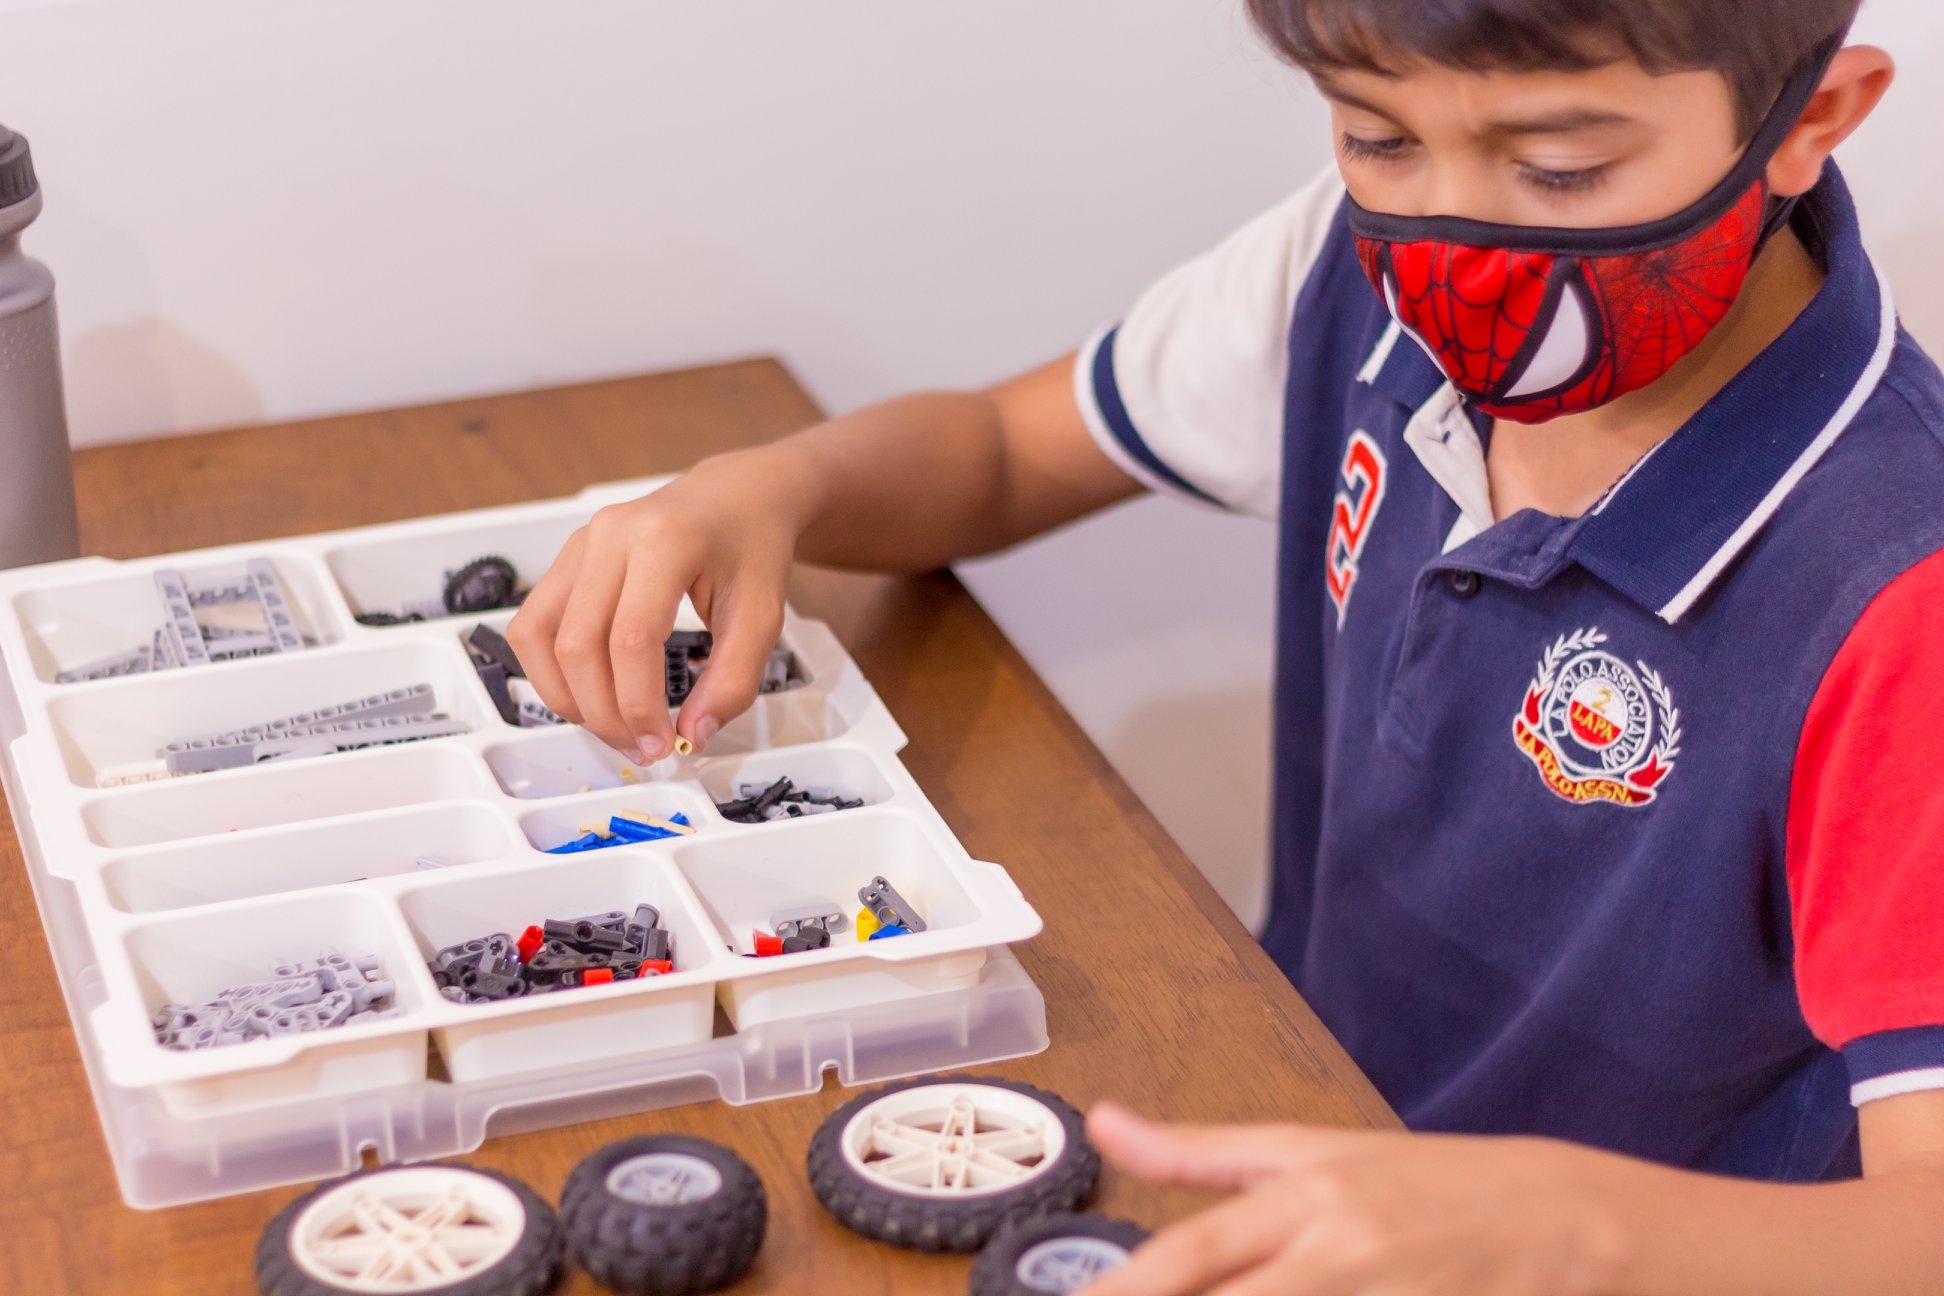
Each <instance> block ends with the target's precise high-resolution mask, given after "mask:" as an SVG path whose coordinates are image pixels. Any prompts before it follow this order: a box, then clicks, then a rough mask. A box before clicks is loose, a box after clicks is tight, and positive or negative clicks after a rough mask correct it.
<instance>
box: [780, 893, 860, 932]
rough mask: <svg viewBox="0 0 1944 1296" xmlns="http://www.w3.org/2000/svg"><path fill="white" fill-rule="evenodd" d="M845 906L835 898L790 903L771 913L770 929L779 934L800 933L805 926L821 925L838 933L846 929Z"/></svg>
mask: <svg viewBox="0 0 1944 1296" xmlns="http://www.w3.org/2000/svg"><path fill="white" fill-rule="evenodd" d="M844 926H845V919H844V907H843V906H842V905H840V904H838V903H837V902H836V901H834V900H822V901H818V902H817V903H815V904H807V905H790V906H789V907H787V908H784V909H778V910H777V911H776V912H775V913H773V914H771V915H770V930H772V931H774V932H775V933H776V934H777V935H778V936H796V935H800V934H801V933H802V931H803V929H804V928H805V927H821V928H823V929H824V930H825V931H827V932H829V933H831V934H832V935H836V934H837V933H838V932H841V931H843V930H844Z"/></svg>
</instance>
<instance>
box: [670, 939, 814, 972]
mask: <svg viewBox="0 0 1944 1296" xmlns="http://www.w3.org/2000/svg"><path fill="white" fill-rule="evenodd" d="M781 943H782V942H780V941H779V942H778V944H781ZM674 970H675V960H674V959H643V960H642V963H641V972H640V975H642V976H646V975H648V974H649V973H650V972H654V973H658V974H660V975H662V976H667V975H668V974H669V973H670V972H673V971H674Z"/></svg>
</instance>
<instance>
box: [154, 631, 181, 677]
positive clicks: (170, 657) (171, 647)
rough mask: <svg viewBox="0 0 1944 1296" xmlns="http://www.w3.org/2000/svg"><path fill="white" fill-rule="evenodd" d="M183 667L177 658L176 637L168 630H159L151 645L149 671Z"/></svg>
mask: <svg viewBox="0 0 1944 1296" xmlns="http://www.w3.org/2000/svg"><path fill="white" fill-rule="evenodd" d="M180 665H182V662H181V660H180V659H178V658H177V657H176V652H175V636H174V635H171V634H170V633H169V632H168V631H167V630H157V631H156V632H155V638H154V639H153V640H152V641H151V642H150V644H149V669H150V670H155V671H162V670H174V669H176V668H177V667H178V666H180Z"/></svg>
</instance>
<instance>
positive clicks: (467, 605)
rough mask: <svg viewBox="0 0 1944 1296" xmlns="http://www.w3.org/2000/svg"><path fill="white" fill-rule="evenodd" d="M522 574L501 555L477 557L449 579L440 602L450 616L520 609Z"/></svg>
mask: <svg viewBox="0 0 1944 1296" xmlns="http://www.w3.org/2000/svg"><path fill="white" fill-rule="evenodd" d="M519 581H520V573H519V572H518V571H517V570H516V569H515V568H514V566H513V564H512V563H510V562H508V561H506V559H504V558H502V557H500V556H499V555H498V554H487V555H486V556H485V557H484V558H475V559H473V560H472V561H471V562H469V563H467V564H466V565H465V566H464V567H461V568H460V569H459V570H458V571H456V572H454V573H452V575H451V576H449V577H447V579H446V583H445V590H444V591H443V593H442V594H441V595H440V599H439V601H440V602H442V603H444V604H445V610H446V611H447V613H449V614H451V615H454V616H458V615H461V614H464V613H478V612H497V611H499V610H500V609H501V608H509V607H514V606H516V596H517V595H518V593H519V589H520V586H519Z"/></svg>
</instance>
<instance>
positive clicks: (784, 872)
mask: <svg viewBox="0 0 1944 1296" xmlns="http://www.w3.org/2000/svg"><path fill="white" fill-rule="evenodd" d="M772 829H773V830H771V831H760V832H754V831H752V832H733V833H724V834H722V835H720V836H716V837H712V838H709V839H707V840H702V841H696V842H692V843H691V842H684V843H682V844H680V845H674V846H672V847H671V849H670V854H671V857H672V858H673V859H674V861H675V864H676V867H677V868H679V869H680V870H681V872H682V876H683V877H684V878H685V879H687V881H688V883H689V885H690V886H691V887H692V888H693V889H694V891H695V895H696V897H697V899H698V900H700V901H701V904H702V908H703V910H704V912H706V913H707V914H708V916H709V919H710V920H711V921H712V922H713V923H714V924H715V927H716V930H717V932H718V933H719V934H720V939H721V940H722V942H723V943H725V944H728V945H730V946H731V947H733V948H734V949H735V950H736V951H737V952H738V953H749V952H750V947H751V940H750V933H751V932H752V931H761V932H768V931H769V930H770V925H769V920H770V916H771V915H772V914H773V913H775V912H776V911H778V910H780V909H782V908H785V907H786V906H796V905H809V904H821V903H825V902H832V903H834V904H835V905H836V906H837V907H840V908H841V909H842V910H843V912H844V914H845V915H846V917H848V918H849V919H850V920H851V922H850V923H849V924H847V925H846V927H845V929H844V930H843V931H842V932H841V933H839V934H838V935H837V936H836V937H835V938H834V939H833V940H832V941H831V945H830V948H829V949H827V950H810V951H805V952H803V953H799V954H781V955H777V956H775V957H772V958H765V959H749V960H743V962H742V970H743V973H744V975H742V976H739V977H736V978H733V979H730V980H725V981H724V982H723V985H722V991H721V998H722V1006H723V1010H724V1011H725V1012H727V1013H728V1014H729V1019H730V1021H732V1022H734V1023H735V1025H736V1027H737V1029H739V1030H740V1029H744V1028H746V1027H748V1026H751V1025H755V1024H757V1023H760V1022H766V1021H771V1020H775V1019H777V1018H781V1017H795V1016H803V1015H805V1014H809V1013H814V1012H816V1011H818V1010H820V1009H826V1008H828V1009H836V1008H843V1007H852V1006H857V1005H861V1004H865V1003H882V1002H887V1001H889V1000H895V999H903V998H907V997H909V996H911V995H915V994H933V993H937V992H938V991H940V990H948V989H956V988H963V987H964V986H967V985H970V984H972V983H973V982H975V981H976V980H977V979H978V975H979V969H980V968H981V967H983V966H984V964H985V950H984V948H983V947H980V948H974V949H969V950H967V949H957V948H952V947H953V946H954V945H955V944H956V943H957V942H955V941H953V940H951V939H950V938H949V933H950V932H951V930H952V929H953V928H955V927H960V926H964V925H967V924H970V923H974V922H976V921H977V920H978V919H979V918H980V917H981V916H982V914H981V911H980V908H979V905H978V903H977V902H976V901H975V900H974V899H973V898H972V896H971V894H970V893H968V892H967V891H966V889H965V887H964V886H963V885H961V884H960V882H959V880H958V879H957V878H956V877H955V876H953V872H952V869H951V867H950V865H949V864H948V863H947V861H946V857H945V852H944V851H943V849H942V848H941V847H940V846H939V844H938V843H937V842H935V841H934V840H933V839H932V837H931V836H930V834H928V833H927V832H926V831H925V830H924V828H923V827H922V826H921V825H920V823H919V820H918V819H917V818H916V817H915V816H913V815H910V814H907V813H905V812H902V811H898V810H891V809H886V808H878V809H862V810H847V811H841V812H839V813H836V814H828V815H817V816H815V817H814V818H810V819H804V820H799V821H797V822H795V823H791V824H786V825H772ZM878 874H882V875H883V876H884V877H885V878H886V879H887V880H888V881H889V882H890V883H891V885H892V886H894V887H896V888H897V890H898V891H899V893H900V894H902V895H903V896H904V898H905V899H906V900H908V901H910V902H911V904H912V906H913V907H914V908H916V909H917V910H918V914H919V916H920V917H921V918H923V919H924V920H925V928H926V929H925V931H923V932H916V933H913V934H912V935H909V936H897V937H892V938H890V939H888V940H885V941H870V942H866V941H859V940H858V939H857V932H856V928H855V920H856V914H857V911H858V909H859V908H860V907H861V906H860V905H859V903H858V899H857V892H858V888H860V887H862V886H865V885H866V884H868V883H869V882H870V881H871V878H872V877H873V876H874V875H878ZM941 936H944V937H946V938H945V939H942V940H941V939H939V938H940V937H941ZM940 945H943V946H945V947H946V948H945V949H943V950H941V951H940V952H938V953H937V954H936V955H933V954H930V953H927V952H924V951H930V950H932V949H934V948H936V947H937V946H940ZM894 946H895V947H897V948H895V949H894V948H892V947H894Z"/></svg>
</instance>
